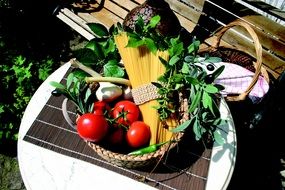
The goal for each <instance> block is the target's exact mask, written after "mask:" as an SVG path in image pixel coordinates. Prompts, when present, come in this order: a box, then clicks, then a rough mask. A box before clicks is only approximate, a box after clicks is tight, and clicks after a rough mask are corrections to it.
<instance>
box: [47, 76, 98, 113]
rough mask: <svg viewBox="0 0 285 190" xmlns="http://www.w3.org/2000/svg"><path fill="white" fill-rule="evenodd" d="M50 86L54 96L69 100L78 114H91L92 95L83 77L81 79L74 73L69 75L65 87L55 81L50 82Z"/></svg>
mask: <svg viewBox="0 0 285 190" xmlns="http://www.w3.org/2000/svg"><path fill="white" fill-rule="evenodd" d="M50 85H52V86H53V87H55V88H56V90H55V91H56V94H58V95H59V94H62V95H64V96H65V97H66V98H68V99H69V100H71V101H72V102H73V103H74V104H75V105H76V106H77V108H78V110H79V112H80V113H79V114H81V115H82V114H84V113H90V112H92V110H93V105H94V104H93V102H94V93H93V94H92V93H91V90H90V88H89V86H88V84H87V83H86V82H85V80H84V77H82V78H81V77H78V76H76V75H75V74H74V73H70V74H69V75H68V77H67V82H66V86H64V85H63V84H61V83H58V82H55V81H51V82H50Z"/></svg>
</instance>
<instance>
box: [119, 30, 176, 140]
mask: <svg viewBox="0 0 285 190" xmlns="http://www.w3.org/2000/svg"><path fill="white" fill-rule="evenodd" d="M115 42H116V45H117V48H118V50H119V53H120V55H121V58H122V60H123V64H124V66H125V69H126V72H127V74H128V76H129V80H130V82H131V85H132V88H137V87H141V86H144V85H147V84H151V82H155V81H157V79H158V77H160V76H161V75H163V74H164V72H165V67H164V65H163V64H162V63H161V61H160V60H159V57H161V58H163V59H165V60H168V59H169V54H168V52H167V51H157V53H156V55H154V54H153V53H151V52H150V51H149V50H148V48H147V47H145V46H140V47H137V48H132V47H126V46H127V44H128V36H127V34H126V33H124V32H122V33H120V34H118V35H116V36H115ZM157 105H158V102H157V100H155V99H153V100H150V101H147V102H145V103H143V104H140V105H139V109H140V111H141V114H142V119H143V121H144V122H145V123H146V124H148V125H149V126H150V129H151V140H150V144H155V143H160V142H165V141H168V140H170V138H171V137H172V133H171V132H170V131H169V128H168V129H167V128H165V127H164V126H165V125H164V124H163V123H162V122H161V121H160V119H159V114H158V112H157V110H156V109H155V108H154V106H157ZM166 123H167V124H168V125H170V127H175V126H177V122H176V121H172V119H170V120H167V121H166Z"/></svg>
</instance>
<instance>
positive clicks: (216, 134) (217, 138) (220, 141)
mask: <svg viewBox="0 0 285 190" xmlns="http://www.w3.org/2000/svg"><path fill="white" fill-rule="evenodd" d="M213 135H214V139H215V141H216V142H217V143H218V144H219V145H223V144H224V143H225V139H224V138H223V137H222V135H221V132H220V131H218V130H215V131H214V134H213Z"/></svg>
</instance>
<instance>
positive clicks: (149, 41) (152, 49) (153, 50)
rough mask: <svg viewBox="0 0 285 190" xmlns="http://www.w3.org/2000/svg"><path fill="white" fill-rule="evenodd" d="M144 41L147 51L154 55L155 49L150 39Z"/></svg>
mask: <svg viewBox="0 0 285 190" xmlns="http://www.w3.org/2000/svg"><path fill="white" fill-rule="evenodd" d="M144 41H145V45H146V46H147V48H148V49H149V51H151V52H152V53H153V54H156V52H157V47H156V45H155V42H154V41H153V40H152V39H151V38H145V39H144Z"/></svg>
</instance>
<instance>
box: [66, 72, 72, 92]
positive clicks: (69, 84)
mask: <svg viewBox="0 0 285 190" xmlns="http://www.w3.org/2000/svg"><path fill="white" fill-rule="evenodd" d="M73 77H74V74H73V73H70V74H69V75H68V76H67V80H66V88H67V89H69V88H70V86H71V84H72V82H73Z"/></svg>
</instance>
